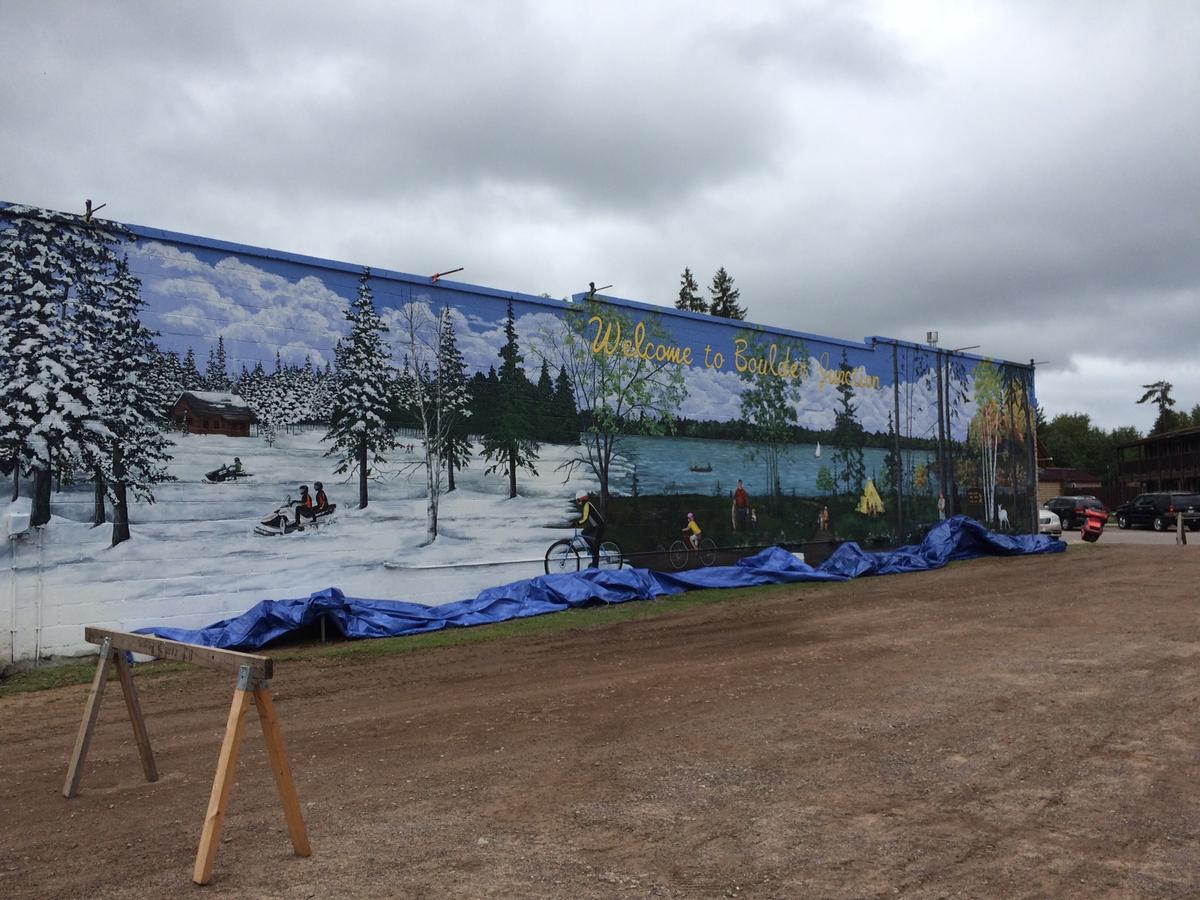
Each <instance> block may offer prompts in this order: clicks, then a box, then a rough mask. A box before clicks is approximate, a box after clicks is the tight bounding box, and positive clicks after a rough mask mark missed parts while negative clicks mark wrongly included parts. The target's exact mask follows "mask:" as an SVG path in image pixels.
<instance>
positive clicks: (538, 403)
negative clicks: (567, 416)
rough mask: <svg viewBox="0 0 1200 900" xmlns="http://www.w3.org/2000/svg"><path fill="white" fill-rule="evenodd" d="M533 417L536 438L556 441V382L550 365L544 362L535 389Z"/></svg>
mask: <svg viewBox="0 0 1200 900" xmlns="http://www.w3.org/2000/svg"><path fill="white" fill-rule="evenodd" d="M533 415H534V419H535V421H536V426H535V428H534V430H533V434H534V436H535V437H536V438H537V439H538V440H539V441H543V442H545V443H549V442H551V441H553V440H554V424H555V423H554V380H553V379H552V378H551V377H550V364H549V363H547V362H546V360H544V359H543V360H542V369H541V371H540V372H539V373H538V380H537V384H536V385H535V386H534V389H533Z"/></svg>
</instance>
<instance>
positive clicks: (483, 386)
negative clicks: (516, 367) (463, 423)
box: [471, 366, 500, 437]
mask: <svg viewBox="0 0 1200 900" xmlns="http://www.w3.org/2000/svg"><path fill="white" fill-rule="evenodd" d="M499 401H500V376H499V375H497V374H496V367H495V366H490V367H489V368H488V373H487V374H486V375H484V374H483V373H482V372H476V373H475V376H474V377H473V378H472V379H471V431H472V433H474V434H477V435H479V436H481V437H482V436H483V435H486V434H491V433H492V432H493V431H495V430H496V425H497V423H498V421H499V413H498V410H497V404H498V403H499Z"/></svg>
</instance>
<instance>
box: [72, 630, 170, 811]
mask: <svg viewBox="0 0 1200 900" xmlns="http://www.w3.org/2000/svg"><path fill="white" fill-rule="evenodd" d="M114 661H115V662H116V664H117V676H118V678H119V679H120V681H121V692H122V693H123V694H124V695H125V708H126V709H127V710H129V721H130V722H131V723H132V724H133V737H134V740H135V741H136V742H137V745H138V755H139V756H140V757H141V759H142V771H143V772H145V773H146V780H147V781H158V769H157V768H156V767H155V765H154V751H153V750H152V749H151V748H150V735H149V733H148V732H147V731H146V720H145V718H144V717H143V716H142V706H141V703H139V702H138V695H137V688H136V687H134V684H133V672H131V671H130V669H129V662H128V661H127V660H126V659H125V654H124V652H123V651H120V650H113V647H112V640H111V639H110V638H105V639H104V643H103V644H101V645H100V659H99V661H98V662H97V663H96V675H95V677H94V678H93V679H92V689H91V691H90V692H89V693H88V698H87V703H86V704H84V707H83V721H82V722H80V723H79V734H78V735H77V736H76V738H75V749H74V751H72V753H71V760H70V762H69V763H68V764H67V777H66V780H65V781H64V782H63V789H62V794H63V796H64V797H66V798H67V799H68V800H69V799H70V798H72V797H74V796H75V795H76V794H77V793H79V780H80V778H82V777H83V764H84V763H85V762H86V761H87V754H88V749H89V748H90V747H91V744H92V734H93V732H95V730H96V719H97V718H98V717H99V715H100V703H101V701H102V700H103V699H104V688H105V686H106V685H107V684H108V670H109V667H110V666H111V665H112V664H113V662H114Z"/></svg>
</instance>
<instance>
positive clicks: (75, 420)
mask: <svg viewBox="0 0 1200 900" xmlns="http://www.w3.org/2000/svg"><path fill="white" fill-rule="evenodd" d="M3 219H4V220H5V221H6V223H7V224H6V226H5V227H4V230H3V231H2V232H0V360H2V361H3V362H2V365H3V369H2V370H0V372H2V375H0V461H2V463H3V466H4V467H5V468H6V469H7V470H8V471H10V472H11V471H14V470H16V471H19V470H24V471H25V472H27V473H32V474H33V477H34V492H33V509H32V519H31V521H32V524H34V525H44V524H46V523H47V522H49V521H50V487H51V476H52V473H53V472H54V471H55V469H56V468H57V467H61V466H64V465H65V464H69V463H70V461H72V460H80V459H82V458H83V455H84V453H85V451H90V449H91V448H92V447H93V446H94V445H96V444H98V443H101V442H103V441H105V440H107V439H108V438H109V434H108V432H107V430H106V429H105V427H104V425H103V424H102V422H101V421H100V419H101V417H100V409H99V406H100V390H99V386H98V384H97V383H96V380H95V377H94V374H93V369H92V368H91V367H90V366H89V363H90V362H92V360H91V359H90V358H88V357H89V356H90V354H91V353H93V352H94V347H93V346H91V345H90V344H88V343H87V342H84V344H83V345H81V343H80V338H81V335H82V334H83V332H81V331H79V330H77V329H78V328H79V326H80V324H81V323H80V321H79V320H77V318H76V313H77V312H78V308H79V307H78V304H77V300H78V292H77V286H78V283H79V282H78V276H79V273H80V271H81V270H83V271H92V267H93V266H94V265H97V264H96V263H95V261H94V260H93V259H91V255H92V254H97V253H99V251H100V248H99V247H98V246H97V244H103V243H106V242H108V241H110V240H111V241H112V242H113V243H115V242H116V240H117V238H116V237H115V236H114V235H112V234H111V233H109V232H106V231H105V230H103V229H102V228H101V227H99V225H96V226H92V225H91V224H89V223H84V221H83V220H82V218H80V217H78V216H69V215H66V214H63V213H54V212H50V211H48V210H42V209H36V208H32V207H17V206H11V207H7V208H6V209H5V210H4V211H3ZM81 261H82V262H83V265H82V266H81V265H80V263H81ZM87 337H88V339H89V340H90V338H91V337H94V335H93V334H91V333H90V332H89V334H88V335H87Z"/></svg>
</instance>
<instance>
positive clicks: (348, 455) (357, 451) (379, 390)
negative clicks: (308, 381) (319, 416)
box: [324, 269, 396, 509]
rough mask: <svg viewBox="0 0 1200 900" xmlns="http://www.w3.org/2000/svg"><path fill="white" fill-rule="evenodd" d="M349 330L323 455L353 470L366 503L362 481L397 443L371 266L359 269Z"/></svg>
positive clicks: (339, 357) (341, 345)
mask: <svg viewBox="0 0 1200 900" xmlns="http://www.w3.org/2000/svg"><path fill="white" fill-rule="evenodd" d="M346 321H348V322H349V323H350V334H349V335H347V336H346V337H344V338H341V339H339V340H338V342H337V347H336V349H335V351H334V352H335V357H336V363H337V376H336V377H337V390H336V391H335V392H334V395H333V398H332V407H331V409H330V413H329V430H328V431H327V432H326V434H325V437H324V440H326V441H329V442H331V443H332V445H333V446H331V447H330V448H329V449H328V450H327V451H325V455H326V456H333V457H336V458H338V460H339V462H338V467H337V468H336V469H335V471H336V472H338V473H339V474H342V473H346V472H350V473H357V474H358V508H359V509H366V507H367V500H368V498H367V480H368V479H369V478H370V477H371V476H372V475H374V474H376V473H377V472H378V471H379V467H380V466H382V465H383V464H385V463H386V462H387V457H386V455H385V454H387V453H388V452H389V451H391V450H392V449H393V448H394V447H395V446H396V438H395V434H394V433H393V432H392V428H391V426H390V425H389V424H388V414H389V412H390V410H391V405H392V404H391V399H392V398H391V390H392V365H391V362H390V361H389V354H388V351H387V347H386V345H385V343H384V338H383V336H384V334H386V333H387V330H388V328H387V326H386V325H385V324H384V323H383V320H382V319H381V318H379V314H378V313H377V312H376V311H375V297H374V294H373V293H372V291H371V271H370V269H363V272H362V276H361V277H360V278H359V280H358V296H357V297H356V298H355V300H354V302H353V303H352V304H351V305H350V308H349V309H347V310H346Z"/></svg>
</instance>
